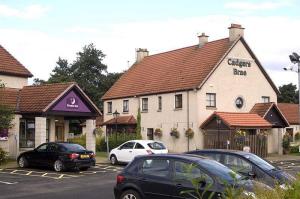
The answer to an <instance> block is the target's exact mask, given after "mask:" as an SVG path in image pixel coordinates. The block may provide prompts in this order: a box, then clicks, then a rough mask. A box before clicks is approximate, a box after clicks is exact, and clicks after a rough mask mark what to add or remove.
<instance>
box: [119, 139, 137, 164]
mask: <svg viewBox="0 0 300 199" xmlns="http://www.w3.org/2000/svg"><path fill="white" fill-rule="evenodd" d="M134 145H135V142H126V143H125V144H123V145H122V146H120V148H119V149H118V153H117V158H118V160H119V161H120V162H130V161H131V160H132V159H133V147H134Z"/></svg>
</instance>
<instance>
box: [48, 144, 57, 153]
mask: <svg viewBox="0 0 300 199" xmlns="http://www.w3.org/2000/svg"><path fill="white" fill-rule="evenodd" d="M47 151H49V152H57V151H58V145H56V144H49V145H48V148H47Z"/></svg>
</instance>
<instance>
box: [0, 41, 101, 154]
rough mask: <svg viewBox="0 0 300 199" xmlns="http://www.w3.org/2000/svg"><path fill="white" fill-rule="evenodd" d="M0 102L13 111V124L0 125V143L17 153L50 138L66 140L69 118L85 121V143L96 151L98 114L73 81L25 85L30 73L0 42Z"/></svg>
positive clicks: (70, 135)
mask: <svg viewBox="0 0 300 199" xmlns="http://www.w3.org/2000/svg"><path fill="white" fill-rule="evenodd" d="M0 63H1V64H0V80H1V81H2V82H3V83H4V84H5V88H4V89H0V103H1V104H5V105H7V106H9V107H11V108H12V109H13V110H14V111H15V115H14V119H13V122H12V124H13V127H12V128H11V129H0V131H1V132H0V147H1V148H3V149H4V150H5V151H7V152H9V155H10V156H12V157H16V156H17V155H18V154H19V153H20V152H22V151H25V150H29V149H32V148H34V147H37V146H39V145H40V144H42V143H45V142H49V141H67V139H68V138H69V137H72V136H73V134H72V133H70V127H71V125H70V121H73V120H81V121H85V133H86V136H87V143H86V144H87V145H86V147H87V148H88V149H90V150H93V151H95V135H94V133H93V132H94V129H95V127H96V122H95V118H96V117H97V116H99V115H101V113H100V111H99V110H98V108H97V107H96V106H95V105H94V104H93V102H92V101H91V100H90V99H89V98H88V96H87V95H86V94H85V93H84V92H83V91H82V90H81V89H80V87H79V86H78V85H77V84H76V83H74V82H69V83H57V84H44V85H39V86H28V78H30V77H32V76H33V75H32V74H31V73H30V72H29V71H28V70H27V69H26V68H25V67H24V66H23V65H22V64H21V63H20V62H19V61H17V60H16V59H15V58H14V57H13V56H12V55H11V54H10V53H9V52H8V51H6V50H5V49H4V48H3V47H2V46H0Z"/></svg>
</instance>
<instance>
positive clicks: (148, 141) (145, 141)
mask: <svg viewBox="0 0 300 199" xmlns="http://www.w3.org/2000/svg"><path fill="white" fill-rule="evenodd" d="M127 142H138V143H144V144H148V143H152V142H159V143H162V142H160V141H156V140H129V141H127Z"/></svg>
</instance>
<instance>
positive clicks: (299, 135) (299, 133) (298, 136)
mask: <svg viewBox="0 0 300 199" xmlns="http://www.w3.org/2000/svg"><path fill="white" fill-rule="evenodd" d="M299 140H300V132H297V133H296V134H295V141H299Z"/></svg>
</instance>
